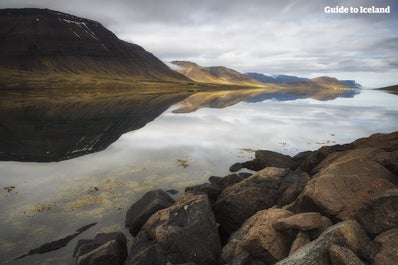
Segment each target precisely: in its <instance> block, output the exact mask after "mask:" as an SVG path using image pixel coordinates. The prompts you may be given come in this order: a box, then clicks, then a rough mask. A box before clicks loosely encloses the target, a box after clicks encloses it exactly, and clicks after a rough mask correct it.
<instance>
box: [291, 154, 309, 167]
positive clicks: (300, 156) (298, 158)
mask: <svg viewBox="0 0 398 265" xmlns="http://www.w3.org/2000/svg"><path fill="white" fill-rule="evenodd" d="M311 154H312V151H304V152H300V153H298V154H296V155H295V156H293V157H292V158H293V160H294V161H297V162H298V163H299V164H301V162H303V161H304V159H306V158H307V157H308V156H309V155H311Z"/></svg>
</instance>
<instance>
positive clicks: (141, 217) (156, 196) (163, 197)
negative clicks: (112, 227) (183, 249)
mask: <svg viewBox="0 0 398 265" xmlns="http://www.w3.org/2000/svg"><path fill="white" fill-rule="evenodd" d="M174 202H175V201H174V200H173V198H171V197H170V196H169V195H168V194H167V193H166V192H165V191H163V190H153V191H149V192H147V193H145V194H144V196H142V197H141V198H140V199H139V200H138V201H136V202H135V203H134V204H133V205H131V206H130V208H129V209H128V210H127V213H126V219H125V227H126V228H128V229H129V232H130V234H131V235H132V236H136V235H137V233H138V232H139V231H140V230H141V227H142V226H143V225H144V224H145V222H146V221H147V220H148V218H149V217H151V215H152V214H154V213H156V212H157V211H159V210H161V209H164V208H167V207H169V206H171V205H173V203H174Z"/></svg>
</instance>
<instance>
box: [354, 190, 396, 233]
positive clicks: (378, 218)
mask: <svg viewBox="0 0 398 265" xmlns="http://www.w3.org/2000/svg"><path fill="white" fill-rule="evenodd" d="M355 218H356V220H358V222H359V223H361V224H362V226H363V227H364V228H365V230H366V231H367V232H368V233H370V234H372V235H378V234H380V233H382V232H384V231H386V230H389V229H392V228H398V188H397V189H391V190H387V191H386V192H384V193H382V194H380V195H379V196H377V197H375V198H373V199H372V200H370V201H368V202H367V203H365V204H364V205H363V206H362V207H361V208H360V209H359V210H358V211H357V212H356V215H355Z"/></svg>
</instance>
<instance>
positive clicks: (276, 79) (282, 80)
mask: <svg viewBox="0 0 398 265" xmlns="http://www.w3.org/2000/svg"><path fill="white" fill-rule="evenodd" d="M245 75H246V76H248V77H250V78H253V79H255V80H257V81H260V82H262V83H271V84H288V83H296V82H303V81H309V80H313V79H309V78H304V77H298V76H294V75H274V76H269V75H264V74H260V73H245ZM315 81H316V80H315ZM318 81H319V80H318ZM323 81H324V82H325V81H326V80H323ZM329 81H330V80H329ZM338 81H339V82H341V83H343V84H344V85H346V86H348V87H351V88H361V87H362V86H361V85H360V84H358V83H356V82H355V80H338ZM334 82H335V80H334Z"/></svg>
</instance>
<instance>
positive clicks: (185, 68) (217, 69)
mask: <svg viewBox="0 0 398 265" xmlns="http://www.w3.org/2000/svg"><path fill="white" fill-rule="evenodd" d="M171 64H173V65H175V66H177V67H174V68H175V69H176V71H177V72H179V73H181V74H183V75H185V76H186V77H188V78H189V79H192V80H193V81H196V82H199V83H210V84H223V85H241V86H256V87H263V86H264V85H263V84H262V83H261V82H258V81H257V80H254V79H252V78H250V77H247V76H245V75H244V74H241V73H239V72H238V71H235V70H233V69H230V68H227V67H224V66H210V67H202V66H200V65H197V64H196V63H192V62H187V61H172V62H171Z"/></svg>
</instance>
